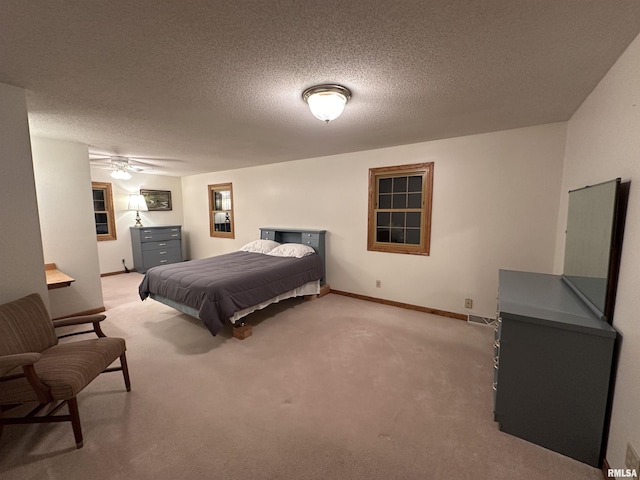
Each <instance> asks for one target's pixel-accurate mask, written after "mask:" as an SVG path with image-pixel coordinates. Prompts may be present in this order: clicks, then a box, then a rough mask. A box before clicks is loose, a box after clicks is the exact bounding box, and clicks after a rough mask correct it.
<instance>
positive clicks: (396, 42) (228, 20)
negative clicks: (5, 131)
mask: <svg viewBox="0 0 640 480" xmlns="http://www.w3.org/2000/svg"><path fill="white" fill-rule="evenodd" d="M639 32H640V2H638V1H637V0H615V1H614V0H610V1H605V0H527V1H524V0H483V1H477V2H475V1H470V0H431V1H427V0H390V1H381V0H378V1H375V0H349V1H344V0H341V1H336V0H323V1H313V2H312V1H306V0H253V1H251V0H230V1H220V0H218V1H215V0H164V1H162V0H109V1H103V2H97V1H90V0H84V1H79V0H0V82H2V83H8V84H11V85H16V86H18V87H22V88H24V89H26V91H27V102H28V109H29V123H30V128H31V132H32V134H34V135H38V136H45V137H50V138H58V139H64V140H72V141H77V142H81V143H86V144H88V145H89V146H90V151H92V152H104V153H112V154H120V155H126V156H131V157H138V158H140V157H143V158H148V159H150V160H148V161H149V163H152V164H154V165H155V167H156V169H155V171H156V172H158V173H165V174H171V175H184V174H190V173H200V172H209V171H217V170H226V169H231V168H239V167H245V166H252V165H258V164H264V163H274V162H283V161H289V160H295V159H301V158H311V157H319V156H324V155H331V154H337V153H344V152H353V151H359V150H368V149H375V148H381V147H388V146H393V145H400V144H408V143H415V142H422V141H427V140H433V139H438V138H447V137H454V136H460V135H467V134H473V133H481V132H487V131H495V130H503V129H509V128H516V127H522V126H528V125H536V124H542V123H548V122H555V121H563V120H567V119H568V118H569V117H570V116H571V114H572V113H573V112H574V111H575V110H576V108H577V107H578V106H579V105H580V104H581V102H582V101H583V100H584V99H585V98H586V96H587V95H588V94H589V93H590V92H591V91H592V90H593V88H594V87H595V86H596V85H597V83H598V81H599V80H600V79H601V78H602V77H603V75H604V74H605V73H606V72H607V70H608V69H609V68H610V67H611V66H612V65H613V63H614V62H615V61H616V59H617V58H618V57H619V56H620V54H621V53H622V52H623V51H624V49H625V48H626V47H627V46H628V45H629V43H631V41H632V40H633V39H634V38H635V37H636V35H638V33H639ZM318 83H339V84H342V85H344V86H346V87H348V88H349V89H351V91H352V93H353V96H352V99H351V101H350V102H349V103H348V104H347V106H346V109H345V112H344V113H343V115H342V116H341V117H340V118H338V119H337V120H335V121H333V122H331V123H329V124H324V123H322V122H320V121H319V120H317V119H315V118H314V117H313V116H312V115H311V113H310V112H309V110H308V107H307V105H306V103H304V101H303V100H302V98H301V94H302V91H303V90H304V89H305V88H307V87H309V86H311V85H314V84H318Z"/></svg>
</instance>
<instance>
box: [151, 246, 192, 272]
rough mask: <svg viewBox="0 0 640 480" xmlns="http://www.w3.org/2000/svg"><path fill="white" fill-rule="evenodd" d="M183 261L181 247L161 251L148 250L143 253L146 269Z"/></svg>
mask: <svg viewBox="0 0 640 480" xmlns="http://www.w3.org/2000/svg"><path fill="white" fill-rule="evenodd" d="M181 261H182V251H181V250H180V247H178V248H176V247H172V248H165V249H160V250H148V251H143V252H142V263H143V265H144V267H145V269H147V268H151V267H153V266H156V265H165V264H167V263H176V262H181Z"/></svg>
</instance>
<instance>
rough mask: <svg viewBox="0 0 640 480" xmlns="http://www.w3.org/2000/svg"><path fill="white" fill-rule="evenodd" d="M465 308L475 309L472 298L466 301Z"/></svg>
mask: <svg viewBox="0 0 640 480" xmlns="http://www.w3.org/2000/svg"><path fill="white" fill-rule="evenodd" d="M464 308H473V300H472V299H471V298H465V299H464Z"/></svg>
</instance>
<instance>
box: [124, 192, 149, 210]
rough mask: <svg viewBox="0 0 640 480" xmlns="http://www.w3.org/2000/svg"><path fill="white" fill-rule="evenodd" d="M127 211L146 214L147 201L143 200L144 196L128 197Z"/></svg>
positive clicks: (132, 195)
mask: <svg viewBox="0 0 640 480" xmlns="http://www.w3.org/2000/svg"><path fill="white" fill-rule="evenodd" d="M128 209H129V210H135V211H136V212H146V211H147V210H149V209H148V208H147V201H146V200H145V199H144V196H142V195H139V194H135V193H133V194H131V195H129V207H128Z"/></svg>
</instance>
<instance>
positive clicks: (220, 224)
mask: <svg viewBox="0 0 640 480" xmlns="http://www.w3.org/2000/svg"><path fill="white" fill-rule="evenodd" d="M209 233H210V235H211V236H212V237H223V238H235V229H234V228H233V187H232V185H231V183H218V184H215V185H209Z"/></svg>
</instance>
